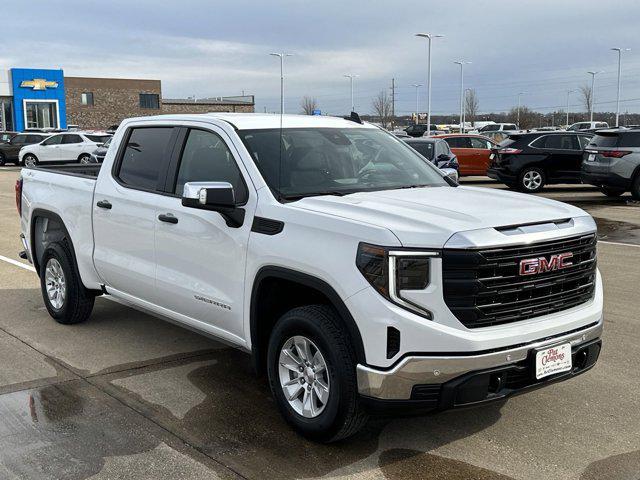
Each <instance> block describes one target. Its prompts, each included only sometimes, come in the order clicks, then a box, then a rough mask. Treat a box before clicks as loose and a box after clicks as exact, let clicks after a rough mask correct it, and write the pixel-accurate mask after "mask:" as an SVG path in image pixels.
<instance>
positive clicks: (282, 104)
mask: <svg viewBox="0 0 640 480" xmlns="http://www.w3.org/2000/svg"><path fill="white" fill-rule="evenodd" d="M269 55H272V56H274V57H279V58H280V115H282V114H283V113H284V57H290V56H291V55H293V53H270V54H269Z"/></svg>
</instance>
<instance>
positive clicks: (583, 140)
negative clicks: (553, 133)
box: [578, 135, 591, 149]
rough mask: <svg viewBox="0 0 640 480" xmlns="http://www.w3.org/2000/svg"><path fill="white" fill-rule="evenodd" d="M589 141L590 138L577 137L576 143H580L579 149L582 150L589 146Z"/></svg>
mask: <svg viewBox="0 0 640 480" xmlns="http://www.w3.org/2000/svg"><path fill="white" fill-rule="evenodd" d="M590 141H591V137H586V136H584V135H578V142H580V148H581V149H584V147H586V146H587V145H589V142H590Z"/></svg>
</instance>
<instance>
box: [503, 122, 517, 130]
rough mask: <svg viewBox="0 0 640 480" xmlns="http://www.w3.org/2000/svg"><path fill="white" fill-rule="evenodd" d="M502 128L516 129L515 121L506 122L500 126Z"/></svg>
mask: <svg viewBox="0 0 640 480" xmlns="http://www.w3.org/2000/svg"><path fill="white" fill-rule="evenodd" d="M502 129H503V130H516V125H515V123H507V124H506V125H505V126H503V127H502Z"/></svg>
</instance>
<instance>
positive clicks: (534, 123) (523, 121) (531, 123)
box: [508, 105, 541, 130]
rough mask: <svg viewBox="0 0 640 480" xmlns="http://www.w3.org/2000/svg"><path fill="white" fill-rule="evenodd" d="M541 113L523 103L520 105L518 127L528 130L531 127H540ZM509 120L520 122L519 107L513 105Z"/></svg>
mask: <svg viewBox="0 0 640 480" xmlns="http://www.w3.org/2000/svg"><path fill="white" fill-rule="evenodd" d="M540 115H541V114H540V113H538V112H535V111H533V110H531V109H530V108H529V107H527V106H525V105H522V106H521V107H520V122H519V125H518V128H522V129H523V130H527V129H529V128H535V127H539V126H540V125H539V123H540V118H539V117H540ZM508 118H509V121H510V122H513V123H518V108H517V107H513V108H512V109H511V111H510V112H509V115H508Z"/></svg>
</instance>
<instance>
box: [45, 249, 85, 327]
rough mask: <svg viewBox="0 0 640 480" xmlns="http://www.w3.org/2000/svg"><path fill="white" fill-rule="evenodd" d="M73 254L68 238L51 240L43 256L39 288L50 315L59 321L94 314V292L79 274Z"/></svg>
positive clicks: (82, 318)
mask: <svg viewBox="0 0 640 480" xmlns="http://www.w3.org/2000/svg"><path fill="white" fill-rule="evenodd" d="M74 262H75V260H74V258H73V254H72V253H71V249H70V248H69V245H68V244H67V243H66V241H63V242H61V243H52V244H51V245H49V247H47V249H46V250H45V252H44V255H43V256H42V262H41V263H40V265H41V271H40V289H41V290H42V298H43V299H44V304H45V306H46V307H47V310H48V312H49V315H51V316H52V317H53V318H54V319H55V320H56V321H57V322H58V323H63V324H67V325H69V324H73V323H80V322H83V321H85V320H86V319H87V318H89V315H91V310H93V303H94V301H95V296H94V295H93V294H92V293H91V292H90V291H89V290H87V289H86V288H85V287H84V285H82V282H81V281H80V277H79V276H78V274H77V272H76V269H75V265H74Z"/></svg>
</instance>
